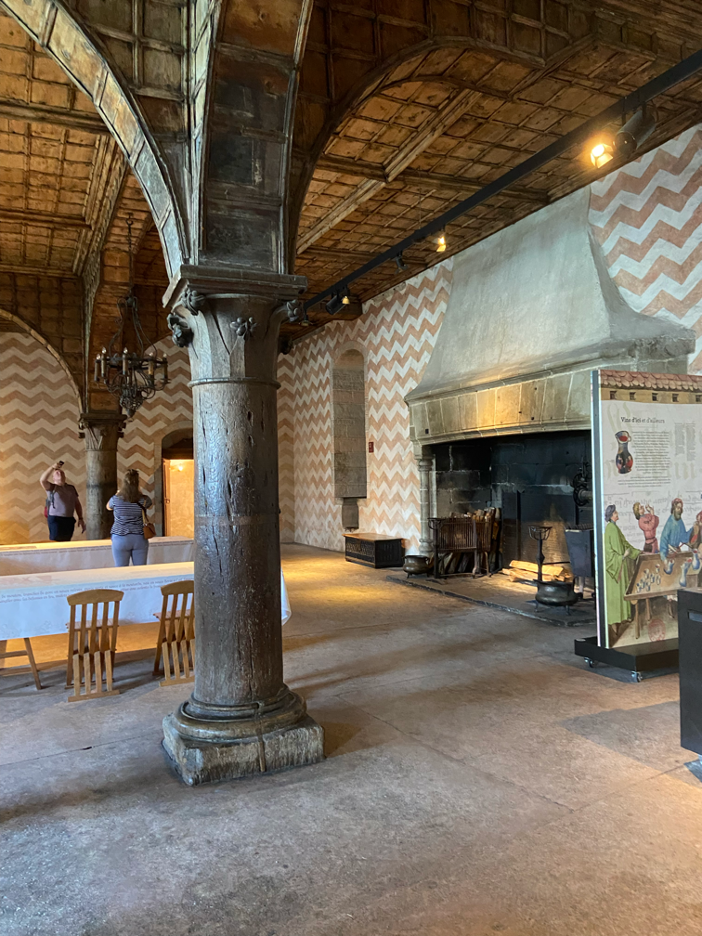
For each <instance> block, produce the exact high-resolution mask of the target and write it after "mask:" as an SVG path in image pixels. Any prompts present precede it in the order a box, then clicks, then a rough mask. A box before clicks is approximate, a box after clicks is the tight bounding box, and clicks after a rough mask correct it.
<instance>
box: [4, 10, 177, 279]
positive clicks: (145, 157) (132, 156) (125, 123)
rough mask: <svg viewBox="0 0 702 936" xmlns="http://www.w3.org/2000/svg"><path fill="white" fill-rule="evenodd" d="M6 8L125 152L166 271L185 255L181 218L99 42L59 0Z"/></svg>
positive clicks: (143, 125) (154, 150) (147, 135)
mask: <svg viewBox="0 0 702 936" xmlns="http://www.w3.org/2000/svg"><path fill="white" fill-rule="evenodd" d="M0 8H2V9H3V10H5V11H6V12H7V13H8V14H9V15H10V16H12V18H13V19H14V20H16V21H17V22H18V23H19V25H20V26H21V27H22V28H23V29H24V30H25V31H26V32H27V33H28V34H29V35H30V36H31V37H32V38H33V39H34V41H35V42H37V43H38V44H39V45H40V46H41V47H42V48H43V49H44V50H45V51H46V52H47V53H48V54H49V55H50V56H51V57H52V58H53V59H54V60H55V61H56V62H57V63H58V65H59V66H60V67H61V68H62V69H63V71H65V72H66V74H67V75H68V76H69V78H70V79H71V80H72V81H73V82H74V83H75V84H76V85H77V86H78V87H79V88H80V89H81V91H83V92H84V93H85V94H86V95H87V97H88V98H90V100H91V101H92V103H93V104H94V106H95V109H96V110H97V112H98V114H99V115H100V117H101V118H102V120H103V121H104V123H105V125H106V126H107V128H108V129H109V131H110V133H111V134H112V135H113V136H114V138H115V139H116V141H117V143H118V144H119V146H120V147H121V149H122V150H123V152H124V153H125V156H126V157H127V160H128V162H129V165H130V167H131V169H132V171H133V172H134V174H135V176H136V178H137V179H138V180H139V184H140V185H141V188H142V190H143V192H144V194H145V196H146V199H147V201H148V203H149V206H150V208H151V212H152V214H153V216H154V219H155V221H156V225H157V227H158V231H159V236H160V239H161V244H162V247H163V252H164V256H165V258H166V263H167V266H168V268H169V275H171V276H172V275H173V274H174V273H176V272H177V271H178V269H179V268H180V266H181V265H182V263H183V262H184V261H185V260H186V259H187V257H188V254H189V251H188V249H187V246H186V243H187V242H186V236H185V228H184V223H183V217H182V214H181V212H180V210H179V207H178V204H177V200H176V198H175V196H174V194H173V191H174V186H173V184H172V180H171V179H170V178H169V174H168V169H167V168H166V166H165V161H164V160H163V158H162V157H161V154H160V153H159V152H158V147H157V145H156V143H155V141H154V139H153V137H152V134H151V131H150V130H149V128H148V124H147V121H146V120H145V118H144V116H143V115H142V113H141V111H140V109H139V107H138V106H137V104H136V102H135V100H134V96H133V95H132V94H131V92H130V91H129V90H127V88H126V86H125V82H124V80H123V79H122V78H121V77H120V75H119V70H118V69H117V67H116V66H114V65H112V64H111V63H110V62H109V58H108V54H107V52H106V51H104V50H103V49H102V48H101V43H100V42H99V40H98V39H96V38H95V37H93V36H92V35H91V34H90V33H89V31H88V29H87V28H86V26H85V25H84V24H82V23H81V22H79V20H78V17H77V16H76V15H75V14H74V13H73V12H72V11H69V10H68V9H67V8H66V7H65V6H64V5H63V4H62V3H61V2H60V0H0Z"/></svg>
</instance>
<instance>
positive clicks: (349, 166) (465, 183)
mask: <svg viewBox="0 0 702 936" xmlns="http://www.w3.org/2000/svg"><path fill="white" fill-rule="evenodd" d="M315 168H316V169H322V170H324V171H326V172H340V173H343V174H344V175H350V176H357V177H358V178H362V179H374V180H375V181H382V182H389V181H390V180H389V179H388V177H387V175H386V173H385V171H384V169H383V167H382V166H378V165H377V164H376V163H369V162H360V161H357V160H353V159H348V158H347V157H345V156H321V157H320V159H319V161H318V163H317V165H316V167H315ZM393 181H395V182H406V183H407V184H408V185H413V186H415V187H417V188H421V189H423V190H424V191H426V192H431V191H435V190H436V189H444V190H445V191H450V192H456V193H457V194H459V195H464V194H465V195H470V194H471V193H473V192H477V191H478V190H479V189H481V188H482V184H481V183H479V182H471V181H470V179H463V178H461V176H452V175H446V174H444V173H441V172H426V171H424V170H421V169H404V170H403V171H402V172H401V173H400V174H399V175H397V176H395V179H394V180H393ZM506 194H507V195H509V194H512V195H514V197H515V198H521V199H523V200H524V201H533V202H538V203H539V204H542V205H545V204H547V203H548V201H549V198H548V196H547V195H545V194H543V193H542V192H536V191H533V190H532V189H528V188H521V187H520V186H514V187H512V188H510V189H509V191H508V192H507V193H506Z"/></svg>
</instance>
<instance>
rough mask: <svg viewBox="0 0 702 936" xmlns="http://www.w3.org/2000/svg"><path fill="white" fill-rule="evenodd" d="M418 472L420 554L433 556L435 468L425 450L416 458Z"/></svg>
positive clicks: (432, 460)
mask: <svg viewBox="0 0 702 936" xmlns="http://www.w3.org/2000/svg"><path fill="white" fill-rule="evenodd" d="M415 457H416V459H417V470H418V471H419V553H420V555H422V556H432V555H433V545H432V538H431V530H430V529H429V515H430V513H431V474H432V470H433V468H434V459H433V457H432V456H431V455H425V454H424V451H423V450H420V454H419V455H416V456H415Z"/></svg>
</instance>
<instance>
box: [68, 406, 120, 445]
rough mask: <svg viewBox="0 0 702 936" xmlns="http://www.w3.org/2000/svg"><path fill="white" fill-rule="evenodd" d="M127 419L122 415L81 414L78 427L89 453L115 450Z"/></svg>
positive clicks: (107, 413) (104, 413)
mask: <svg viewBox="0 0 702 936" xmlns="http://www.w3.org/2000/svg"><path fill="white" fill-rule="evenodd" d="M126 422H127V417H126V416H125V415H124V413H109V412H100V411H99V410H98V411H87V412H85V413H81V414H80V417H79V419H78V427H79V429H80V430H81V431H80V437H81V439H85V444H86V447H87V448H88V450H89V451H102V450H103V449H116V448H117V440H118V439H121V438H122V436H123V435H124V426H125V423H126Z"/></svg>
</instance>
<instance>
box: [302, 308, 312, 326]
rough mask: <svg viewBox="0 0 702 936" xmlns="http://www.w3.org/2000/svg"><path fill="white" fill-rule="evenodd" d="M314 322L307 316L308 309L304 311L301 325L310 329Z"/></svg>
mask: <svg viewBox="0 0 702 936" xmlns="http://www.w3.org/2000/svg"><path fill="white" fill-rule="evenodd" d="M311 324H312V322H310V318H309V316H308V314H307V309H303V311H302V318H301V319H300V325H303V326H304V327H305V328H309V327H310V325H311Z"/></svg>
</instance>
